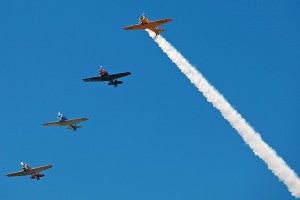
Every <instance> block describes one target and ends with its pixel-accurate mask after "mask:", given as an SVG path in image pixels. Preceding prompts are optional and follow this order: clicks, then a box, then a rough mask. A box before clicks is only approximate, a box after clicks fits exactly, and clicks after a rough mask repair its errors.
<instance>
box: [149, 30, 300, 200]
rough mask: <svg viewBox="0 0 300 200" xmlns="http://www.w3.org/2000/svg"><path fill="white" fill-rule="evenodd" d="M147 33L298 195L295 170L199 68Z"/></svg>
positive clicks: (160, 39) (293, 193)
mask: <svg viewBox="0 0 300 200" xmlns="http://www.w3.org/2000/svg"><path fill="white" fill-rule="evenodd" d="M146 31H147V32H148V33H149V35H150V37H151V38H152V39H153V40H154V41H155V42H156V43H157V44H158V45H159V47H160V48H161V49H162V50H163V52H165V53H166V54H167V56H168V57H169V58H170V59H171V61H172V62H174V63H175V64H176V66H177V67H178V68H179V69H180V70H181V71H182V72H183V73H184V74H185V75H186V76H187V77H188V78H189V79H190V81H191V82H192V83H193V84H194V85H195V86H196V87H197V88H198V90H199V91H200V92H202V93H203V95H204V96H205V97H206V99H207V101H209V102H211V103H212V104H213V106H214V107H215V108H217V109H218V110H219V111H220V112H221V114H222V115H223V117H224V118H225V119H226V120H227V121H228V122H229V123H230V124H231V126H232V127H233V128H234V129H235V130H236V131H237V132H238V133H239V134H240V136H241V137H242V138H243V140H244V141H245V142H246V143H247V144H248V145H249V146H250V148H251V149H252V151H253V152H254V154H255V155H257V156H258V157H260V158H261V159H262V160H263V161H264V162H265V163H266V164H267V166H268V168H269V169H270V170H271V171H272V172H273V173H274V174H275V175H276V176H277V177H278V178H279V179H280V180H281V181H283V182H284V184H285V185H286V186H287V188H288V190H289V191H290V192H291V194H292V195H293V196H295V197H296V198H300V180H299V177H298V176H297V174H296V173H295V172H294V171H293V170H292V169H291V168H290V167H289V166H288V165H287V164H286V163H285V161H284V160H283V159H282V158H281V157H280V156H278V155H277V153H276V152H275V151H274V150H273V149H272V148H271V147H270V146H269V145H268V144H267V143H265V142H264V141H263V139H262V138H261V136H260V135H259V133H257V132H255V131H254V129H253V128H252V127H251V126H250V125H249V124H248V123H247V122H246V120H245V119H244V118H243V117H242V116H241V115H240V114H239V113H238V112H237V111H236V110H235V109H234V108H233V107H232V106H231V105H230V104H229V103H228V102H227V101H226V99H225V98H224V97H223V96H222V95H221V94H220V93H219V92H218V91H217V90H216V89H215V88H214V87H213V86H212V85H211V84H210V83H209V82H208V81H207V80H206V79H205V78H204V77H203V76H202V74H201V73H200V72H198V71H197V70H196V69H195V68H194V67H193V66H192V65H191V64H190V63H189V62H188V61H187V60H186V59H185V58H184V57H183V56H182V55H181V54H180V53H179V52H178V51H177V50H176V49H175V48H174V47H173V46H172V45H171V44H170V43H168V42H167V41H166V40H165V39H164V38H163V37H162V36H160V35H158V36H155V34H154V33H153V32H152V31H150V30H146Z"/></svg>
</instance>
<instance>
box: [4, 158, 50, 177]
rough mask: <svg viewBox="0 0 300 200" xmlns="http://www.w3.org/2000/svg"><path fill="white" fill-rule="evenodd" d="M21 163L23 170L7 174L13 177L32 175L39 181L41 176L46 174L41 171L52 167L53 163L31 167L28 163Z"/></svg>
mask: <svg viewBox="0 0 300 200" xmlns="http://www.w3.org/2000/svg"><path fill="white" fill-rule="evenodd" d="M20 164H21V165H22V167H23V171H18V172H13V173H10V174H7V175H6V176H8V177H12V176H27V175H31V177H30V178H32V179H36V180H37V181H38V180H40V178H41V177H44V176H45V175H44V174H41V173H40V172H41V171H43V170H46V169H49V168H51V167H52V165H51V164H49V165H45V166H41V167H36V168H31V167H29V165H27V164H26V163H23V162H21V163H20Z"/></svg>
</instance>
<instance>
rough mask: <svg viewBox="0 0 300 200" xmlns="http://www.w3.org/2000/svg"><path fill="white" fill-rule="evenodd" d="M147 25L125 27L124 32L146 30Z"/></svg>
mask: <svg viewBox="0 0 300 200" xmlns="http://www.w3.org/2000/svg"><path fill="white" fill-rule="evenodd" d="M148 28H149V25H148V24H134V25H132V26H125V27H124V30H141V29H148Z"/></svg>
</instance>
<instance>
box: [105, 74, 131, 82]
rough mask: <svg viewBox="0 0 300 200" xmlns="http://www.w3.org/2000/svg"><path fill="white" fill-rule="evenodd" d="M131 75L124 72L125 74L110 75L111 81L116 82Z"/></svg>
mask: <svg viewBox="0 0 300 200" xmlns="http://www.w3.org/2000/svg"><path fill="white" fill-rule="evenodd" d="M130 74H131V73H130V72H124V73H118V74H110V75H109V79H110V80H114V79H118V78H122V77H124V76H129V75H130Z"/></svg>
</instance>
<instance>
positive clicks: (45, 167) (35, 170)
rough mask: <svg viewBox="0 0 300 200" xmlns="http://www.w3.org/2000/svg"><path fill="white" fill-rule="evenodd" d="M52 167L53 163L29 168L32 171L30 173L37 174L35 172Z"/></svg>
mask: <svg viewBox="0 0 300 200" xmlns="http://www.w3.org/2000/svg"><path fill="white" fill-rule="evenodd" d="M51 167H52V165H45V166H41V167H36V168H32V169H30V170H29V171H30V173H29V174H35V173H38V172H40V171H44V170H46V169H49V168H51Z"/></svg>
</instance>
